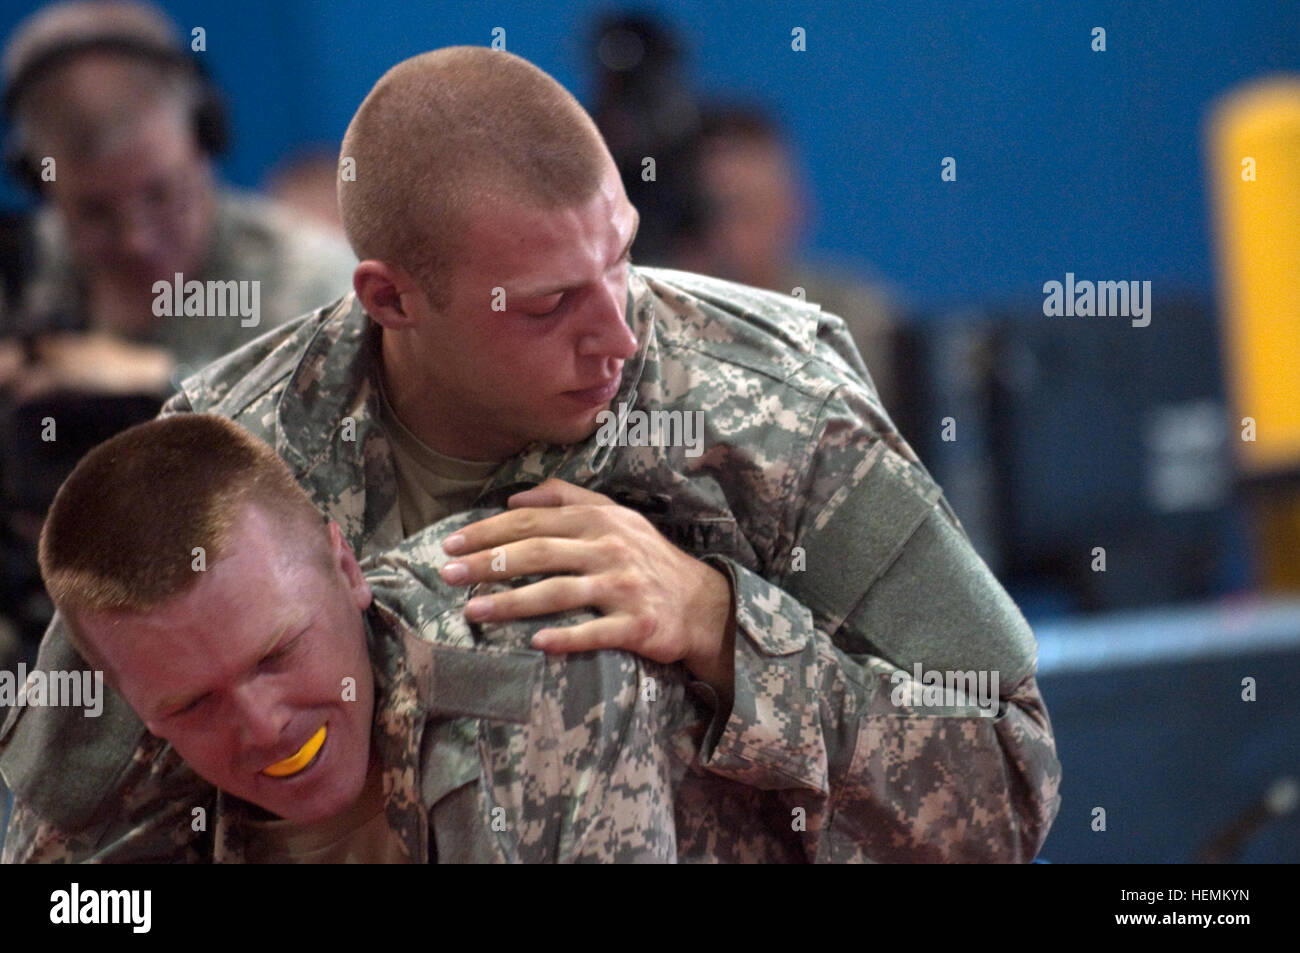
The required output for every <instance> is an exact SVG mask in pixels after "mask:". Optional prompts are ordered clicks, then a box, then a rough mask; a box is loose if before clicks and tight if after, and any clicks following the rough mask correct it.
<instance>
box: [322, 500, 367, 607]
mask: <svg viewBox="0 0 1300 953" xmlns="http://www.w3.org/2000/svg"><path fill="white" fill-rule="evenodd" d="M329 534H330V552H331V561H332V562H333V564H334V565H335V566H336V567H337V568H338V569H339V571H340V572H342V573H343V576H344V578H346V579H347V582H348V590H349V591H350V592H351V593H352V601H353V602H355V603H356V604H357V608H358V609H360V610H362V611H365V610H366V609H367V608H369V606H370V598H371V595H370V583H368V582H366V574H365V573H363V572H362V571H361V566H360V565H358V563H357V558H356V556H354V555H353V554H352V547H351V546H349V545H348V541H347V540H346V539H344V538H343V531H342V530H341V529H339V524H338V523H336V522H334V521H333V520H330V525H329Z"/></svg>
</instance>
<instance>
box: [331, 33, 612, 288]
mask: <svg viewBox="0 0 1300 953" xmlns="http://www.w3.org/2000/svg"><path fill="white" fill-rule="evenodd" d="M339 161H340V171H341V173H342V174H341V175H340V177H339V183H338V186H339V210H340V212H341V214H342V218H343V227H344V230H345V232H346V233H347V237H348V241H349V242H350V243H351V245H352V250H353V251H354V252H355V253H356V255H357V258H358V259H360V260H362V261H365V260H366V259H370V258H373V259H378V260H380V261H383V262H386V263H388V264H390V265H397V266H399V267H401V268H403V269H405V270H406V271H408V272H410V273H411V274H412V275H414V276H416V277H417V278H419V279H420V280H421V281H422V283H423V284H424V286H425V291H426V292H427V293H428V295H429V297H430V299H431V300H432V301H434V303H435V304H436V305H438V306H445V304H446V301H447V298H448V294H449V291H448V287H447V282H448V281H449V280H450V277H451V272H452V269H453V267H454V265H455V261H456V256H457V252H458V251H459V249H460V245H459V242H458V239H459V237H460V236H461V235H462V234H463V229H464V216H465V213H466V212H468V211H469V210H471V209H473V208H481V207H483V206H484V205H486V204H488V203H491V202H493V201H495V200H499V199H503V198H505V199H511V200H522V201H524V202H526V203H528V204H531V205H533V206H535V207H538V208H548V209H549V208H566V207H571V206H574V205H579V204H582V203H583V202H585V201H587V200H588V199H590V198H591V197H592V196H593V195H594V194H595V193H596V190H597V188H598V187H599V185H600V182H601V179H602V177H603V175H604V173H605V171H606V168H607V167H608V166H607V163H612V160H611V159H610V158H609V150H608V148H607V147H606V145H605V141H604V139H602V138H601V135H600V132H599V130H597V128H596V124H595V123H594V122H593V121H592V119H591V117H590V116H589V115H587V112H586V110H584V109H583V108H582V106H581V105H580V104H579V103H578V101H577V100H576V99H574V98H573V96H572V95H571V94H570V93H569V92H568V90H566V89H565V88H564V87H563V86H561V85H560V84H559V83H558V82H556V81H555V80H554V79H553V78H552V77H551V76H549V75H548V74H546V73H545V72H543V71H542V70H540V69H538V68H537V67H536V66H534V65H533V64H532V63H529V62H528V61H527V60H524V59H522V58H520V57H518V56H515V55H514V54H512V53H507V52H505V51H504V50H490V49H487V48H485V47H477V46H452V47H447V48H445V49H441V50H434V51H432V52H429V53H422V54H420V55H419V56H415V57H412V58H411V59H408V60H404V61H403V62H401V63H398V64H397V65H396V66H394V67H393V68H392V69H390V70H389V71H388V72H387V73H385V74H384V75H383V76H382V77H381V78H380V80H379V82H377V83H376V84H375V86H374V88H373V89H372V90H371V91H370V93H369V94H368V95H367V96H366V98H365V100H364V101H363V102H362V103H361V106H360V108H359V109H358V110H357V113H356V115H355V116H353V117H352V122H351V123H350V124H349V126H348V131H347V133H346V135H345V136H344V138H343V148H342V150H341V152H340V157H339ZM349 162H350V163H351V165H352V169H353V170H354V172H355V181H353V180H352V177H351V176H349V175H348V171H349V170H348V164H349Z"/></svg>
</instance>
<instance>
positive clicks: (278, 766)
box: [262, 725, 325, 778]
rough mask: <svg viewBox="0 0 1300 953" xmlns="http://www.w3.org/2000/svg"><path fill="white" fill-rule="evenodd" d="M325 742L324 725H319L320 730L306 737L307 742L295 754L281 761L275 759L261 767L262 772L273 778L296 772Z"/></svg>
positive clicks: (285, 776) (314, 755) (305, 765)
mask: <svg viewBox="0 0 1300 953" xmlns="http://www.w3.org/2000/svg"><path fill="white" fill-rule="evenodd" d="M324 743H325V726H324V725H321V726H320V731H318V732H316V734H314V735H312V736H311V737H310V738H308V739H307V743H306V744H305V745H303V746H302V747H301V748H299V749H298V752H297V754H293V755H290V756H289V757H287V758H285V759H284V760H283V761H277V762H276V763H275V764H273V765H270V766H269V767H266V768H263V769H262V773H263V774H269V775H270V776H271V777H273V778H287V777H288V776H289V775H291V774H297V773H298V772H299V771H301V770H302V769H303V768H305V767H307V765H308V763H309V762H310V761H311V759H312V758H314V757H316V752H317V751H320V746H321V745H323V744H324Z"/></svg>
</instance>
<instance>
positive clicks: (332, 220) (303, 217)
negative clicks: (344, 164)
mask: <svg viewBox="0 0 1300 953" xmlns="http://www.w3.org/2000/svg"><path fill="white" fill-rule="evenodd" d="M338 174H339V147H338V146H337V145H334V146H311V147H307V148H302V149H295V150H294V151H292V152H291V153H289V155H288V156H286V157H285V158H284V159H282V160H281V161H280V162H279V163H277V164H276V166H275V168H274V169H272V170H271V174H270V175H269V176H267V179H266V194H267V195H269V196H270V197H271V198H273V199H274V200H275V201H277V202H279V203H280V204H281V205H283V206H284V207H285V208H286V209H287V210H288V211H289V212H290V214H292V215H293V216H294V217H295V218H296V220H297V221H300V222H302V223H303V224H304V225H308V226H311V227H314V228H322V229H325V230H326V231H329V232H332V233H333V234H335V235H337V236H338V238H339V241H345V240H346V239H345V237H344V235H343V219H342V218H341V217H340V216H339V196H338Z"/></svg>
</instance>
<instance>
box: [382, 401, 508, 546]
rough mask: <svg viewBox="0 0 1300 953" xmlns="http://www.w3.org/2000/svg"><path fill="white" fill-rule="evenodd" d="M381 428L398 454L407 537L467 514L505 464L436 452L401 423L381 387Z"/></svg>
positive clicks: (396, 461) (395, 460)
mask: <svg viewBox="0 0 1300 953" xmlns="http://www.w3.org/2000/svg"><path fill="white" fill-rule="evenodd" d="M379 424H380V426H381V427H383V428H384V433H385V434H387V435H388V442H389V443H390V444H391V445H392V448H393V466H394V467H395V468H396V470H397V502H398V507H399V509H400V511H401V514H402V532H403V533H404V534H405V535H407V536H410V535H412V534H414V533H418V532H419V531H420V530H422V529H424V528H425V527H426V526H428V525H429V524H430V523H436V522H437V521H438V520H440V519H442V518H443V517H444V516H450V515H452V514H453V513H459V512H461V511H462V510H467V509H469V508H470V507H471V506H473V504H474V500H475V498H476V497H477V496H478V495H479V491H481V490H482V489H483V487H484V486H486V485H487V483H488V481H489V480H491V479H492V474H494V473H496V471H497V469H498V468H499V467H500V466H501V464H500V463H496V462H493V461H491V460H488V461H480V460H458V459H457V458H455V457H448V456H446V455H444V454H441V453H438V452H437V451H436V450H431V449H429V448H428V447H427V446H425V445H424V444H423V443H421V442H420V439H419V438H418V437H416V436H415V434H413V433H411V431H409V430H407V429H406V426H405V425H404V424H403V423H402V422H401V421H400V420H399V419H398V418H397V413H396V412H395V411H394V410H393V406H392V404H390V403H389V402H388V395H387V394H386V393H385V392H384V386H383V383H382V382H381V383H380V385H379Z"/></svg>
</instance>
